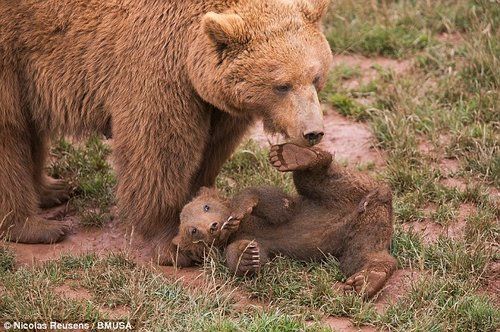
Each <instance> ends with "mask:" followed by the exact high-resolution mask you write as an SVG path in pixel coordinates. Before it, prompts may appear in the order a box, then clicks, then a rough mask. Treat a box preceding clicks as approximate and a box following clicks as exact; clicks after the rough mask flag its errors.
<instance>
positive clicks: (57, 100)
mask: <svg viewBox="0 0 500 332" xmlns="http://www.w3.org/2000/svg"><path fill="white" fill-rule="evenodd" d="M327 7H328V1H327V0H311V1H308V0H296V1H287V0H271V1H267V0H235V1H222V0H198V1H183V0H172V1H166V0H161V1H149V0H122V1H119V0H104V1H103V0H44V1H42V0H18V1H12V0H4V1H2V2H0V156H1V159H0V221H2V226H1V228H0V232H1V233H2V234H3V235H2V236H3V237H4V238H6V239H8V240H11V241H19V242H25V243H52V242H56V241H59V240H60V239H61V238H62V237H64V235H65V234H66V232H67V226H66V225H65V224H63V223H60V222H57V221H51V220H43V219H42V218H40V217H39V216H37V210H38V208H39V206H40V205H41V204H43V205H45V206H50V205H51V204H55V203H57V202H59V201H61V200H63V199H65V198H66V192H65V190H64V189H63V187H64V186H63V184H62V183H61V182H56V181H55V180H54V179H51V178H49V177H48V176H47V175H45V174H44V172H43V167H44V163H45V155H46V150H47V143H48V140H49V139H50V138H51V137H52V136H53V135H55V134H73V135H80V134H85V133H87V132H89V131H95V130H98V131H103V132H104V131H106V130H107V129H108V127H109V124H110V123H112V134H113V138H114V142H113V150H114V161H115V164H116V172H117V175H118V188H117V198H118V207H119V211H120V215H121V216H122V217H123V218H124V219H125V220H127V221H132V222H134V223H135V225H136V228H137V229H139V230H140V231H141V232H142V233H143V234H144V235H146V236H149V237H154V238H155V239H157V240H158V239H160V240H162V242H164V243H166V240H169V239H170V238H171V237H172V236H173V235H174V234H175V232H176V230H177V226H178V213H179V210H180V208H181V207H182V206H183V205H184V204H185V203H186V201H187V200H188V199H189V197H190V196H191V195H192V194H193V193H195V192H196V191H197V189H198V188H199V187H200V186H202V185H205V186H210V185H212V184H213V183H214V181H215V177H216V175H217V173H218V172H219V170H220V167H221V165H222V163H223V162H224V161H225V160H226V159H227V158H228V157H229V156H230V154H231V152H232V151H233V150H234V149H235V147H236V146H237V145H238V142H239V141H240V138H241V137H242V135H243V134H244V132H245V130H246V129H247V128H248V127H249V125H250V124H251V123H252V122H253V121H254V120H255V119H256V118H259V117H260V118H263V119H264V123H265V127H266V128H267V130H268V131H270V132H276V133H282V134H284V135H286V136H287V137H288V138H289V139H290V140H303V141H304V142H308V143H310V144H314V143H316V142H318V141H319V140H320V139H321V136H322V130H323V124H322V115H321V110H320V105H319V101H318V97H317V91H318V90H319V89H321V87H322V86H323V84H324V82H325V80H326V76H327V71H328V69H329V67H330V64H331V52H330V49H329V46H328V43H327V41H326V40H325V38H324V36H323V34H322V33H321V29H320V27H319V22H320V20H321V17H322V15H323V14H324V12H325V11H326V9H327Z"/></svg>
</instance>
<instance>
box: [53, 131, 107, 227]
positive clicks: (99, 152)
mask: <svg viewBox="0 0 500 332" xmlns="http://www.w3.org/2000/svg"><path fill="white" fill-rule="evenodd" d="M110 153H111V150H110V148H109V147H108V146H107V145H106V144H105V143H103V142H102V140H101V139H99V137H97V136H93V137H91V138H90V139H89V140H88V141H87V142H86V143H85V145H82V146H80V145H73V144H71V143H69V142H68V141H66V140H64V139H61V140H59V141H58V142H57V144H56V145H55V146H54V148H53V149H52V157H53V160H54V161H53V162H52V164H51V166H50V173H51V175H52V176H54V177H56V178H62V179H64V180H66V181H68V183H69V184H70V186H71V188H72V189H73V194H74V197H73V199H72V200H71V202H72V203H73V205H74V206H75V207H76V208H77V210H78V212H79V214H80V215H81V222H82V224H83V225H84V226H97V227H99V226H102V225H103V224H104V223H105V222H106V221H108V220H109V219H110V217H109V208H110V207H111V205H112V204H113V203H114V186H115V184H116V178H115V175H114V173H113V170H112V169H111V166H110V165H109V163H108V162H107V158H108V157H109V154H110Z"/></svg>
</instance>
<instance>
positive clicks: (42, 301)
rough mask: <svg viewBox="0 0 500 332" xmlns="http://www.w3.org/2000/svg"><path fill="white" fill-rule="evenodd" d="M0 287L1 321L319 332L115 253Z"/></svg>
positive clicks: (227, 291)
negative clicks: (80, 294)
mask: <svg viewBox="0 0 500 332" xmlns="http://www.w3.org/2000/svg"><path fill="white" fill-rule="evenodd" d="M0 283H1V284H2V285H3V286H4V289H3V293H2V297H1V298H0V320H19V321H51V320H56V321H61V322H68V321H71V322H88V323H90V324H94V323H96V322H97V321H99V320H105V319H110V318H113V319H118V320H124V321H131V322H133V325H134V329H135V330H139V331H151V330H155V329H156V328H158V327H159V326H161V327H162V328H163V329H165V330H168V331H221V330H222V331H236V330H237V331H264V330H265V331H325V330H326V329H325V328H324V327H322V326H320V325H319V324H312V325H310V326H309V325H306V323H305V321H304V320H300V319H297V318H296V317H293V316H290V315H287V314H285V313H283V312H281V311H279V310H264V309H254V310H251V311H248V312H246V313H241V312H240V311H239V310H237V308H236V307H235V302H234V300H233V299H232V297H231V294H232V292H233V289H231V288H228V287H217V286H216V285H213V284H207V285H205V286H204V287H197V288H190V287H186V286H184V285H182V284H181V282H179V281H175V280H172V279H169V278H166V277H164V276H163V275H162V274H161V273H159V272H158V271H156V270H154V269H153V268H151V267H144V266H137V265H136V264H134V263H133V262H131V261H130V260H129V259H128V258H127V257H126V256H123V255H119V254H114V255H110V256H108V257H104V258H99V257H96V256H94V255H85V256H65V257H63V258H61V259H60V260H59V261H53V262H50V263H47V264H44V265H41V266H36V267H21V268H19V269H17V270H16V271H14V272H12V273H5V274H0ZM68 285H70V286H68ZM61 286H68V287H70V288H71V289H74V290H75V292H85V293H86V294H88V295H87V296H86V297H82V298H77V297H76V298H68V297H67V296H65V295H67V294H65V293H66V292H59V291H57V289H58V287H61ZM33 294H36V296H33ZM110 315H112V316H110Z"/></svg>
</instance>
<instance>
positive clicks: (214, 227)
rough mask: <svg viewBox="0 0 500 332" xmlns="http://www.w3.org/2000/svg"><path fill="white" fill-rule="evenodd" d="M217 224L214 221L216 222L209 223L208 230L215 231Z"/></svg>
mask: <svg viewBox="0 0 500 332" xmlns="http://www.w3.org/2000/svg"><path fill="white" fill-rule="evenodd" d="M218 225H219V224H218V223H216V222H214V223H212V224H211V225H210V232H211V233H213V232H215V231H216V230H217V226H218Z"/></svg>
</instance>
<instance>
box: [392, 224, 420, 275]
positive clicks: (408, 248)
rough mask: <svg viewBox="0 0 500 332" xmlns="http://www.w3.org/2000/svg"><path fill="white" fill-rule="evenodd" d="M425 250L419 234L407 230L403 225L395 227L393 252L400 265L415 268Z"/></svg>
mask: <svg viewBox="0 0 500 332" xmlns="http://www.w3.org/2000/svg"><path fill="white" fill-rule="evenodd" d="M423 250H424V244H423V241H422V237H421V236H420V235H419V234H417V233H415V232H412V231H408V232H405V231H404V230H403V229H402V228H401V226H397V227H396V228H395V232H394V236H393V238H392V243H391V254H392V255H393V256H394V257H396V259H397V260H398V265H399V266H400V267H403V268H404V267H409V268H413V267H414V264H415V263H417V262H418V261H419V260H420V259H421V257H422V252H423ZM417 267H418V266H417Z"/></svg>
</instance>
